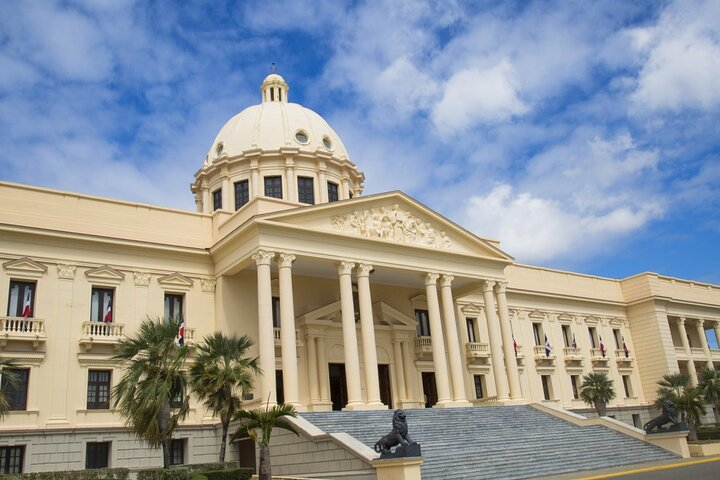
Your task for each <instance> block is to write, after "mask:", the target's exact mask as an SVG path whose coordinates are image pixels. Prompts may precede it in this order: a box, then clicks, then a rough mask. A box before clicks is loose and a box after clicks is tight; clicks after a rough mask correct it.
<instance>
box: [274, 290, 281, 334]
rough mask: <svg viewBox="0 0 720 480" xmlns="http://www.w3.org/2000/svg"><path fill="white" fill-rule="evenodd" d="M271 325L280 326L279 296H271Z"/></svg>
mask: <svg viewBox="0 0 720 480" xmlns="http://www.w3.org/2000/svg"><path fill="white" fill-rule="evenodd" d="M272 317H273V327H275V328H280V297H272Z"/></svg>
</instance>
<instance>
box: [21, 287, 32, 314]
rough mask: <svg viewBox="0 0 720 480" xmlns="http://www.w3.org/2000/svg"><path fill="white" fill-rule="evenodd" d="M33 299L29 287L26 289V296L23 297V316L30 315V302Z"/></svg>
mask: <svg viewBox="0 0 720 480" xmlns="http://www.w3.org/2000/svg"><path fill="white" fill-rule="evenodd" d="M31 300H32V292H31V291H30V289H29V288H26V289H25V298H24V299H23V311H22V315H20V316H21V317H24V318H27V317H29V316H30V303H31Z"/></svg>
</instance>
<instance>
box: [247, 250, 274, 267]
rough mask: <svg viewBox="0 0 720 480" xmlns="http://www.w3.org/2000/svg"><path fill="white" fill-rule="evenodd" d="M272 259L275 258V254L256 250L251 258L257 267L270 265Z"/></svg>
mask: <svg viewBox="0 0 720 480" xmlns="http://www.w3.org/2000/svg"><path fill="white" fill-rule="evenodd" d="M273 258H275V252H268V251H267V250H258V251H257V252H256V253H255V254H254V255H253V256H252V259H253V260H255V263H256V264H257V265H270V262H272V259H273Z"/></svg>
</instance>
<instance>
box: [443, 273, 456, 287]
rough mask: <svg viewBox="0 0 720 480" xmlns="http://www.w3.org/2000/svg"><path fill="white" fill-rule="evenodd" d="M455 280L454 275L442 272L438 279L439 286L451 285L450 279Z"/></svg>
mask: <svg viewBox="0 0 720 480" xmlns="http://www.w3.org/2000/svg"><path fill="white" fill-rule="evenodd" d="M453 280H455V275H450V274H449V273H445V274H443V276H442V278H441V279H440V286H441V287H449V286H451V285H452V281H453Z"/></svg>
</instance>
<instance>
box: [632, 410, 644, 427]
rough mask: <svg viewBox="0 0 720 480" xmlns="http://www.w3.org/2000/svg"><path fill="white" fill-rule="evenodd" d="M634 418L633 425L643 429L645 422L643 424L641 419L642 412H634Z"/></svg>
mask: <svg viewBox="0 0 720 480" xmlns="http://www.w3.org/2000/svg"><path fill="white" fill-rule="evenodd" d="M632 420H633V426H635V428H639V429H641V430H642V427H643V424H642V422H641V420H640V414H639V413H633V414H632Z"/></svg>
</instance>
